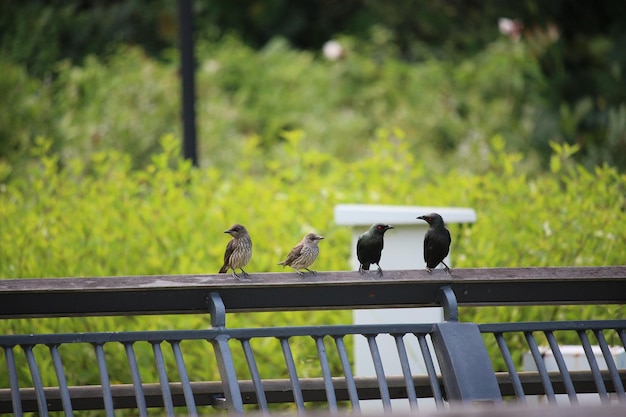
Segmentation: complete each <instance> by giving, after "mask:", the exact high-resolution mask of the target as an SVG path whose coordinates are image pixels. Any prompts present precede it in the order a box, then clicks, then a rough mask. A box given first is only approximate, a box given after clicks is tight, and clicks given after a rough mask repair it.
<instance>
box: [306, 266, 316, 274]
mask: <svg viewBox="0 0 626 417" xmlns="http://www.w3.org/2000/svg"><path fill="white" fill-rule="evenodd" d="M304 269H306V270H307V271H309V272H310V273H312V274H313V275H315V274H317V271H313V270H312V269H309V268H304Z"/></svg>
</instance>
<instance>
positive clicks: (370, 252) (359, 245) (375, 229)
mask: <svg viewBox="0 0 626 417" xmlns="http://www.w3.org/2000/svg"><path fill="white" fill-rule="evenodd" d="M389 229H393V226H391V225H388V224H382V223H377V224H374V225H372V227H370V228H369V230H368V231H367V232H365V233H363V234H362V235H361V236H359V239H358V240H357V242H356V257H357V258H358V260H359V273H360V274H363V273H364V272H363V271H369V269H370V265H371V264H376V266H378V275H380V276H382V275H383V270H382V268H381V267H380V264H379V263H380V255H381V253H382V251H383V246H384V242H383V236H384V235H385V232H386V231H387V230H389Z"/></svg>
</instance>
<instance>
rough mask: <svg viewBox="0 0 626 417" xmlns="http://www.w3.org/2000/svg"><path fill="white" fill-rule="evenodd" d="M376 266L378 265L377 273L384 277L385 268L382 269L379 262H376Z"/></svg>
mask: <svg viewBox="0 0 626 417" xmlns="http://www.w3.org/2000/svg"><path fill="white" fill-rule="evenodd" d="M376 266H377V267H378V271H377V272H376V274H377V275H378V276H379V277H382V276H383V269H382V268H381V267H380V265H378V264H376Z"/></svg>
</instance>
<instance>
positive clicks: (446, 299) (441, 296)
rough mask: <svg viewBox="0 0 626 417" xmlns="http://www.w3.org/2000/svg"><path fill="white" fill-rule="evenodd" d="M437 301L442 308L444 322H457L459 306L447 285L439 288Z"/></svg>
mask: <svg viewBox="0 0 626 417" xmlns="http://www.w3.org/2000/svg"><path fill="white" fill-rule="evenodd" d="M437 301H438V302H439V304H440V305H441V306H442V307H443V318H444V320H445V321H459V305H458V304H457V302H456V295H455V294H454V291H452V288H450V286H449V285H446V286H445V287H441V288H439V292H438V294H437Z"/></svg>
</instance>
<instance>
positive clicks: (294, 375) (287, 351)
mask: <svg viewBox="0 0 626 417" xmlns="http://www.w3.org/2000/svg"><path fill="white" fill-rule="evenodd" d="M279 340H280V347H281V349H282V351H283V356H284V357H285V364H286V365H287V372H288V373H289V379H290V380H291V388H292V391H293V400H294V402H295V404H296V409H297V410H298V413H303V412H304V411H305V409H304V398H303V397H302V389H301V387H300V380H299V379H298V372H297V371H296V364H295V362H294V360H293V355H292V353H291V346H290V345H289V338H288V337H280V338H279Z"/></svg>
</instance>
